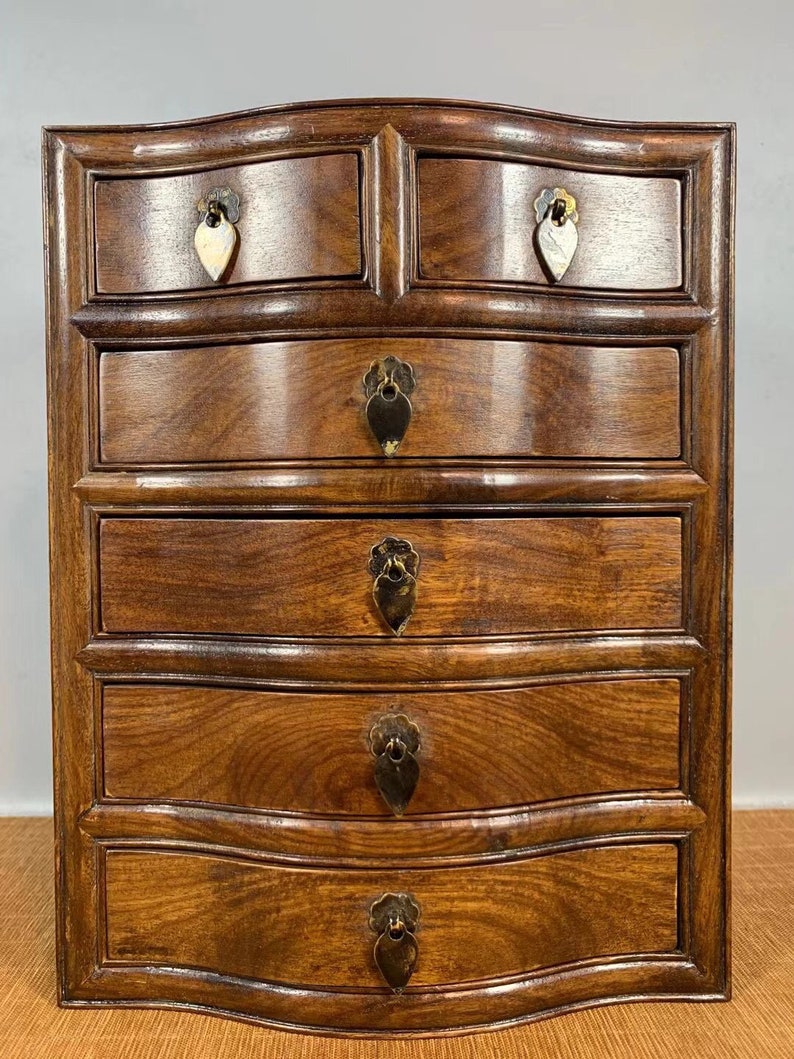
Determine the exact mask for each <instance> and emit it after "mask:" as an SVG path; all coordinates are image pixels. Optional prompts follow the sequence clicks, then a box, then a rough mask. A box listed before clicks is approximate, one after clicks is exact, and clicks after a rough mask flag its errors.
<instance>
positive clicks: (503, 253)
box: [418, 157, 683, 291]
mask: <svg viewBox="0 0 794 1059" xmlns="http://www.w3.org/2000/svg"><path fill="white" fill-rule="evenodd" d="M418 173H419V177H418V183H419V192H418V194H419V243H420V249H419V263H420V274H421V276H422V277H424V278H426V279H430V280H438V281H442V282H443V281H457V282H466V281H470V282H471V281H476V282H496V283H539V284H547V283H548V282H549V281H548V280H547V278H546V276H545V274H544V271H543V268H542V267H541V264H540V261H539V258H538V254H537V252H536V249H535V240H534V234H535V228H536V225H537V219H536V214H535V209H534V202H535V199H536V198H537V197H538V196H539V195H540V193H541V191H542V190H543V189H544V188H550V189H553V188H555V187H560V186H562V187H564V188H565V190H566V191H567V192H568V193H569V194H571V195H572V196H573V197H574V198H575V199H576V204H577V213H578V236H579V238H578V246H577V248H576V251H575V253H574V256H573V259H572V261H571V264H570V266H569V267H568V270H567V272H565V274H564V276H563V277H562V280H561V281H560V282H561V285H563V286H567V287H585V288H600V289H604V290H636V291H653V290H675V289H677V288H680V287H681V286H682V283H683V243H682V208H681V202H682V185H681V181H680V180H678V179H675V178H671V177H643V176H622V175H614V174H608V173H588V172H582V171H577V170H572V169H560V168H556V167H555V168H549V167H542V166H536V165H529V164H526V163H523V162H502V161H498V160H496V159H483V158H429V157H426V158H420V160H419V167H418Z"/></svg>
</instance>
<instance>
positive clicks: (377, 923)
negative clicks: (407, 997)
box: [369, 893, 421, 993]
mask: <svg viewBox="0 0 794 1059" xmlns="http://www.w3.org/2000/svg"><path fill="white" fill-rule="evenodd" d="M420 916H421V912H420V909H419V905H418V904H417V903H416V902H415V901H414V899H413V898H412V897H411V896H410V895H409V894H392V893H388V894H383V896H382V897H379V898H378V900H377V901H375V902H373V904H372V906H371V907H370V910H369V926H370V930H374V931H375V933H376V934H378V935H379V937H378V940H377V941H376V942H375V952H374V955H375V963H376V965H377V968H378V970H379V971H380V973H381V974H382V975H383V978H384V980H385V981H386V984H387V985H388V986H389V987H390V989H392V991H393V992H395V993H402V991H403V990H404V989H405V987H406V986H407V985H408V982H409V981H410V978H411V975H412V974H413V973H414V970H415V969H416V962H417V960H418V958H419V944H418V942H417V940H416V938H415V936H414V931H415V930H416V929H417V927H418V925H419V918H420Z"/></svg>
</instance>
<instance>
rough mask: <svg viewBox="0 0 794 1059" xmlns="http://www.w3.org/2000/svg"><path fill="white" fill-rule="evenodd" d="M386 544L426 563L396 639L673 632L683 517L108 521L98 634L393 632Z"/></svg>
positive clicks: (102, 550) (678, 608)
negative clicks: (375, 571)
mask: <svg viewBox="0 0 794 1059" xmlns="http://www.w3.org/2000/svg"><path fill="white" fill-rule="evenodd" d="M387 536H395V537H401V538H403V537H404V538H406V539H408V540H410V542H411V544H412V545H413V547H414V549H415V550H416V552H417V553H418V554H419V557H420V562H421V566H420V570H419V576H418V582H419V602H418V604H417V607H416V613H415V615H414V617H413V619H412V620H411V622H410V624H409V625H408V628H407V629H406V631H405V633H404V636H405V637H412V636H451V637H452V636H492V635H515V634H520V633H529V632H535V631H545V630H550V629H559V630H567V629H571V630H576V629H643V628H657V629H658V628H677V627H679V626H680V624H681V616H682V615H681V594H682V572H681V520H680V519H677V518H668V517H663V516H659V517H647V518H553V519H543V518H517V519H506V518H493V519H456V520H454V521H453V520H443V519H414V518H410V519H399V520H393V519H392V520H389V519H379V520H374V519H367V520H364V519H360V520H359V519H356V520H335V519H302V520H287V519H268V520H264V519H256V518H246V519H222V518H218V519H198V518H190V519H185V518H180V519H166V518H159V519H135V518H118V519H116V518H108V519H103V520H102V523H101V526H100V538H99V565H100V581H101V594H102V628H103V630H104V631H105V632H110V633H119V632H179V633H182V632H197V633H232V634H234V633H243V634H249V635H258V636H304V637H312V636H390V635H391V633H390V630H389V628H388V627H387V626H386V624H385V623H384V621H383V618H382V617H381V616H380V614H379V613H378V610H377V607H376V606H375V603H374V600H373V598H372V582H373V579H372V575H371V574H370V573H369V572H368V570H367V563H368V561H369V556H370V549H371V548H372V547H373V545H376V544H378V543H380V541H381V540H383V539H384V538H385V537H387ZM519 585H520V591H517V590H516V589H517V586H519Z"/></svg>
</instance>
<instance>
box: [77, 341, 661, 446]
mask: <svg viewBox="0 0 794 1059" xmlns="http://www.w3.org/2000/svg"><path fill="white" fill-rule="evenodd" d="M388 358H395V360H396V361H400V362H402V363H403V364H407V365H409V366H410V370H411V371H412V373H413V377H414V380H415V381H414V382H412V385H411V389H410V394H409V395H408V397H407V400H408V401H409V402H410V408H409V415H408V417H407V421H405V422H404V423H403V424H402V426H404V428H405V429H404V432H403V433H401V434H400V438H401V441H400V444H399V451H398V452H397V453H396V455H397V457H398V458H400V457H437V458H458V459H460V458H466V457H472V458H477V457H485V458H487V457H507V458H522V457H534V458H544V457H550V458H551V457H581V458H586V459H599V458H601V459H613V458H625V459H662V458H668V459H670V458H675V457H677V456H679V455H680V452H681V428H680V374H681V373H680V364H679V354H678V351H677V350H676V349H671V348H668V347H633V348H628V347H610V346H585V345H577V344H562V343H553V342H512V341H510V342H507V341H487V340H474V339H472V340H463V339H460V340H458V339H435V340H432V341H430V340H428V339H421V338H416V339H340V340H338V341H320V340H317V341H307V342H270V343H263V344H250V345H235V346H203V347H197V348H193V349H159V350H157V349H154V350H145V351H143V350H141V351H128V350H123V351H118V352H104V353H102V354H101V355H100V358H99V417H98V418H99V424H100V462H102V463H103V464H115V465H135V464H141V465H149V464H189V463H223V462H235V461H237V462H246V461H247V462H251V461H264V460H314V459H328V458H344V457H350V458H361V457H376V458H383V451H382V449H381V445H380V443H379V441H378V438H377V436H376V433H375V430H374V429H373V427H372V426H371V425H370V422H369V418H368V415H369V414H370V413H371V414H374V410H372V409H370V412H368V403H369V401H370V396H371V395H369V394H368V392H367V391H366V390H365V386H364V377H365V374H366V373H367V372H368V371H369V369H370V365H371V364H372V363H373V362H378V363H379V364H381V365H385V364H386V363H387V361H388ZM390 363H391V362H390ZM376 400H378V398H376ZM383 407H384V409H385V411H386V413H387V415H388V414H389V413H390V405H389V403H388V402H386V403H385V404H384V405H383ZM392 407H393V402H392Z"/></svg>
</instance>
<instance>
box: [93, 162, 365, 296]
mask: <svg viewBox="0 0 794 1059" xmlns="http://www.w3.org/2000/svg"><path fill="white" fill-rule="evenodd" d="M226 186H229V187H231V188H232V189H233V190H234V191H235V193H236V194H237V195H239V197H240V219H239V221H238V222H237V224H236V228H237V230H238V232H239V250H238V252H237V255H236V258H235V260H234V261H233V263H232V266H231V270H230V272H229V274H228V276H227V277H226V281H227V282H228V283H250V282H253V281H256V280H259V281H263V280H284V279H295V278H300V277H307V278H315V279H324V278H326V277H328V276H357V275H360V273H361V230H360V215H359V197H358V158H357V156H356V155H355V154H353V153H350V152H348V153H346V154H321V155H316V156H314V157H308V158H288V159H286V158H285V159H277V160H275V161H272V162H264V163H262V164H260V165H247V166H246V165H242V166H235V167H233V168H229V169H214V170H210V171H209V172H204V173H202V172H196V173H184V174H180V175H178V176H158V177H153V178H151V179H147V180H141V179H137V180H98V181H97V183H96V186H95V188H94V195H95V199H94V209H95V226H96V274H97V290H98V291H100V292H103V293H110V294H124V293H132V292H137V291H169V290H184V289H186V288H190V287H196V288H200V287H212V286H214V284H213V281H212V280H211V279H210V277H209V276H208V275H207V273H206V272H205V271H204V269H203V267H202V265H201V263H200V261H199V260H198V257H197V256H196V254H195V252H194V251H193V233H194V232H195V230H196V227H197V225H198V222H199V217H200V214H199V212H198V210H197V208H196V204H197V203H198V202H199V201H200V200H201V199H202V197H203V196H205V195H206V194H207V192H208V191H209V190H211V189H212V188H214V187H226Z"/></svg>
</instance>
